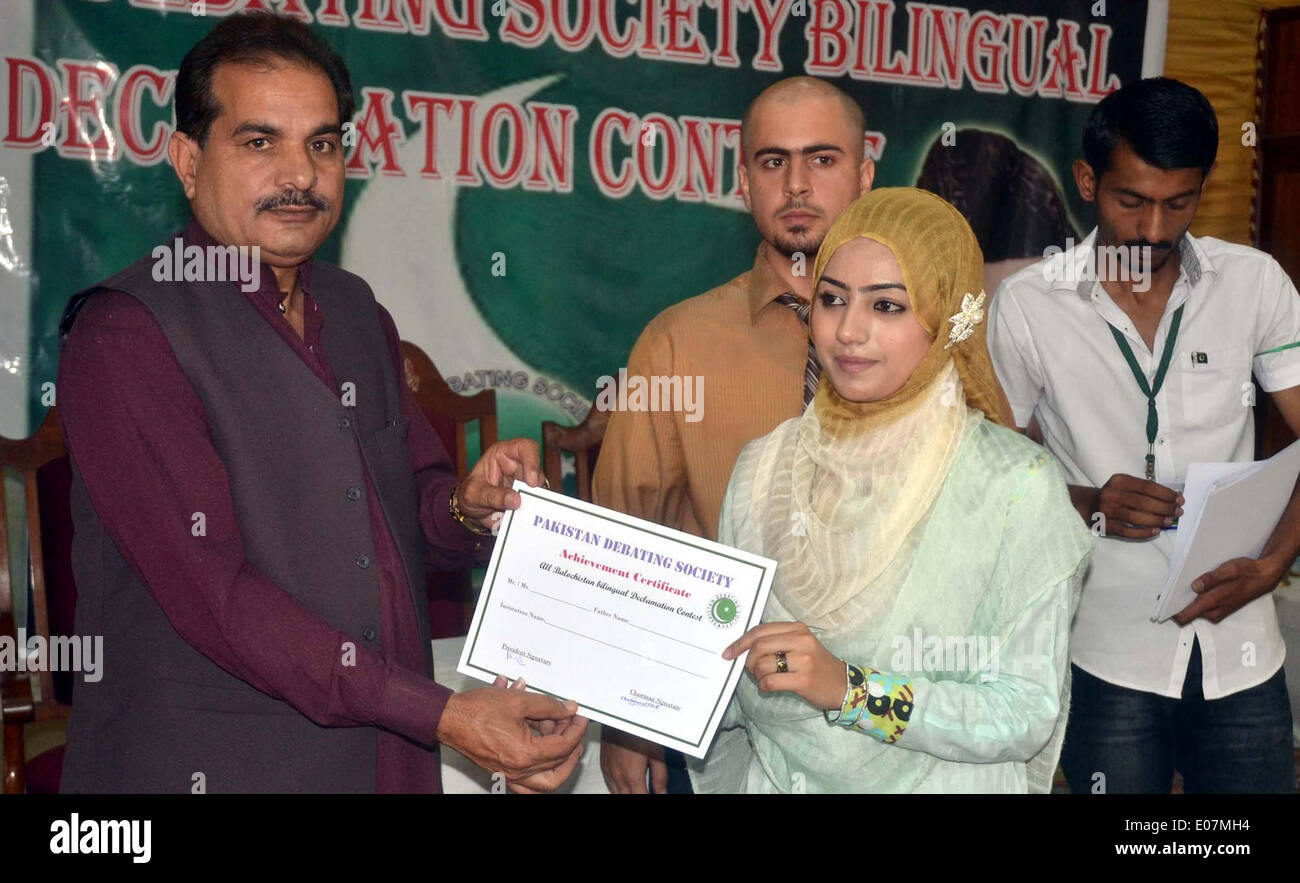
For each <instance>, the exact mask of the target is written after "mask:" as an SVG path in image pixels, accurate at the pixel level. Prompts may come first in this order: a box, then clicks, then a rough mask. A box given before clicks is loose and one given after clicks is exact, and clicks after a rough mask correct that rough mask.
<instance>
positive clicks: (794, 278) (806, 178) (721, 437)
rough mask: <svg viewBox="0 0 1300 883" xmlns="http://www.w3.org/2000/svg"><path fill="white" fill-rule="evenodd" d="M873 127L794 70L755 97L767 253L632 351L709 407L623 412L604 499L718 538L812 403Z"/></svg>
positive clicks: (626, 747) (748, 115)
mask: <svg viewBox="0 0 1300 883" xmlns="http://www.w3.org/2000/svg"><path fill="white" fill-rule="evenodd" d="M864 134H865V122H864V119H863V115H862V110H861V108H859V107H858V105H857V103H856V102H855V101H854V100H853V99H852V98H850V97H849V96H848V95H847V94H846V93H845V92H843V91H842V90H840V89H838V88H836V87H835V86H832V85H831V84H829V83H827V82H825V81H822V80H818V79H814V78H813V77H793V78H790V79H786V80H781V81H780V82H777V83H775V84H773V85H771V86H769V87H768V88H767V89H765V90H763V92H762V93H760V94H759V95H758V97H757V98H755V99H754V100H753V101H752V102H751V103H750V105H749V107H748V109H746V111H745V116H744V118H743V120H742V123H741V130H740V146H741V151H742V153H743V164H742V165H741V166H740V168H739V170H738V174H739V176H740V179H739V180H740V187H741V193H742V195H743V197H744V200H745V206H746V208H748V209H749V210H750V212H751V213H752V214H753V216H754V223H755V224H756V225H757V227H758V232H759V234H760V235H761V236H762V238H763V241H762V243H761V244H760V245H759V247H758V254H757V256H756V257H755V259H754V265H753V267H752V269H750V270H747V271H745V272H744V273H742V274H740V275H739V276H737V277H736V278H734V279H732V280H731V281H730V282H727V283H725V284H723V285H720V286H718V287H717V288H714V289H712V290H711V291H707V292H705V293H704V294H701V295H699V296H697V297H692V298H690V299H688V300H685V301H682V302H681V303H678V304H675V305H673V306H671V307H669V308H668V309H666V310H664V311H663V312H662V313H660V314H659V315H658V316H656V317H655V318H654V319H653V320H652V321H651V322H650V324H649V325H648V326H647V327H646V329H645V331H644V332H642V334H641V337H640V338H639V339H638V340H637V342H636V346H635V347H633V349H632V354H631V355H630V356H629V357H628V365H627V375H628V376H629V377H636V376H640V377H645V378H650V377H656V376H659V377H662V376H668V377H673V376H676V377H682V378H688V377H703V378H704V390H705V393H704V402H703V406H702V407H703V411H702V418H701V419H700V420H699V421H698V422H688V421H687V420H686V419H685V417H686V415H685V414H684V413H683V412H682V411H660V412H650V411H622V412H617V413H615V414H613V415H612V416H611V418H610V421H609V425H608V427H607V428H606V431H605V440H604V444H603V446H602V447H601V452H600V458H599V461H598V462H597V464H596V472H595V476H594V477H593V479H592V496H593V498H594V499H595V502H596V503H598V504H600V505H602V506H608V507H610V508H613V509H617V510H619V511H622V512H626V513H627V514H629V515H635V516H637V517H639V518H645V519H647V520H649V521H654V522H657V523H659V524H663V525H666V526H668V527H672V528H676V529H678V530H684V531H687V532H688V533H693V534H695V535H697V536H703V537H707V538H708V539H716V538H717V533H718V516H719V514H720V513H721V510H722V497H723V494H724V492H725V491H726V488H727V480H728V479H729V478H730V477H731V470H732V467H733V466H735V463H736V457H737V456H738V455H739V454H740V449H741V448H742V447H744V446H745V444H746V443H747V442H749V441H750V440H752V439H755V438H758V437H759V436H761V435H765V434H766V433H768V432H770V431H771V430H772V429H773V428H775V427H776V426H777V424H779V423H781V422H782V421H783V420H787V419H789V418H791V417H796V416H798V415H799V414H800V413H802V412H803V408H804V406H805V405H806V404H807V402H808V401H809V400H810V399H811V391H812V390H814V389H815V388H816V383H817V377H818V372H819V368H818V366H817V364H816V361H815V359H811V357H810V356H811V350H810V346H809V342H808V329H807V325H806V323H807V316H808V307H809V304H810V302H811V298H812V269H811V268H812V263H813V259H814V258H815V257H816V256H817V249H818V248H819V247H821V242H822V237H823V236H825V235H826V231H827V230H828V229H829V228H830V225H831V222H832V221H834V220H835V218H836V216H837V215H839V213H840V212H841V211H842V210H843V209H844V208H845V207H846V206H847V205H848V204H849V203H850V202H852V201H853V200H854V199H856V198H857V197H858V196H859V195H861V194H862V193H865V192H866V191H868V190H870V189H871V181H872V178H873V176H874V175H875V163H874V162H873V161H872V160H871V159H870V158H869V157H867V156H865V150H864V147H865V145H864ZM665 758H666V760H665ZM600 763H601V771H602V772H603V773H604V776H605V783H606V784H607V785H608V786H609V789H610V790H611V791H613V792H615V793H641V794H644V793H646V792H647V790H651V791H654V792H656V793H664V792H666V791H674V792H675V791H685V792H689V790H690V782H689V780H688V779H687V776H686V771H685V766H684V763H683V760H682V757H681V755H680V754H678V753H677V752H675V751H667V752H666V751H665V749H663V748H662V747H660V746H658V745H654V744H653V743H650V742H647V741H645V740H643V739H639V738H636V737H633V736H629V735H627V734H624V733H620V732H618V731H616V730H614V729H612V728H610V727H605V728H604V730H603V734H602V742H601V758H600ZM647 771H648V772H649V782H648V783H647Z"/></svg>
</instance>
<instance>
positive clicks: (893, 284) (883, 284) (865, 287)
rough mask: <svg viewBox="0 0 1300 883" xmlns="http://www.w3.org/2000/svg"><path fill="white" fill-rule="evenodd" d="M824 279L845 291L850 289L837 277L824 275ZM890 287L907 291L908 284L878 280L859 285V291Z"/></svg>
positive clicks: (865, 291)
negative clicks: (873, 282)
mask: <svg viewBox="0 0 1300 883" xmlns="http://www.w3.org/2000/svg"><path fill="white" fill-rule="evenodd" d="M822 281H823V282H829V283H830V284H831V285H834V286H835V287H836V288H843V289H844V290H845V291H848V290H849V287H848V286H847V285H845V284H844V283H843V282H841V281H840V280H838V279H835V278H833V277H831V276H826V275H823V276H822ZM888 288H897V289H898V290H900V291H907V286H906V285H904V284H903V283H902V282H877V283H876V284H875V285H861V286H858V291H861V292H863V293H867V292H872V291H884V290H885V289H888Z"/></svg>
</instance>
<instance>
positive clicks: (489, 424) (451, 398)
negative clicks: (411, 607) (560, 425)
mask: <svg viewBox="0 0 1300 883" xmlns="http://www.w3.org/2000/svg"><path fill="white" fill-rule="evenodd" d="M402 355H403V367H404V368H405V375H406V378H405V379H406V385H407V386H408V387H410V389H411V392H412V393H413V394H414V395H415V401H416V404H418V405H419V406H420V411H421V412H422V413H423V414H424V416H425V417H426V418H427V419H428V421H429V423H430V424H432V426H433V428H434V430H435V431H436V432H437V433H438V435H439V437H440V438H441V439H442V443H443V445H444V446H445V447H446V448H447V452H448V454H450V455H451V458H452V461H453V462H454V463H455V464H456V474H457V475H458V476H460V477H461V478H464V477H465V476H466V475H468V474H469V453H468V450H467V444H466V439H465V435H466V428H467V427H468V426H469V424H470V423H471V422H473V421H475V420H477V421H478V422H479V452H480V453H482V452H483V451H485V450H487V449H488V448H490V447H491V446H492V445H494V444H496V442H497V394H496V392H495V390H490V389H486V390H483V391H482V392H479V393H477V394H475V395H472V396H463V395H460V394H458V393H456V392H455V391H454V390H452V388H451V387H450V386H448V385H447V382H446V381H445V380H443V379H442V374H440V373H439V372H438V369H437V368H436V367H435V366H434V364H433V360H432V359H430V358H429V357H428V355H426V354H425V352H424V351H423V350H421V349H420V348H419V347H418V346H416V345H415V344H413V343H411V342H410V341H406V340H404V341H402ZM426 576H427V582H426V586H427V588H428V593H429V631H430V634H431V636H432V637H434V638H451V637H457V636H459V635H463V634H466V633H467V632H468V631H469V624H470V621H471V620H472V619H473V618H474V580H473V574H472V571H470V570H452V571H448V570H435V569H433V568H432V567H429V568H427V569H426Z"/></svg>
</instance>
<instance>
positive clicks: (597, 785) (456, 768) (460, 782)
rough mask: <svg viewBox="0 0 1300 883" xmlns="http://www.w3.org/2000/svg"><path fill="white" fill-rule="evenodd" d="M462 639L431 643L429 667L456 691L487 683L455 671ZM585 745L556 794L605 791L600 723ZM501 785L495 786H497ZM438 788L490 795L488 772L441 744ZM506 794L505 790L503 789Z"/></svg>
mask: <svg viewBox="0 0 1300 883" xmlns="http://www.w3.org/2000/svg"><path fill="white" fill-rule="evenodd" d="M464 644H465V639H464V638H442V639H440V640H437V641H434V642H433V670H434V676H435V677H436V678H437V681H438V683H440V684H442V685H443V686H445V687H450V688H451V689H453V690H455V691H456V692H458V693H459V692H461V691H462V690H473V689H475V688H476V687H484V686H487V685H486V684H484V683H483V682H482V681H476V680H474V679H473V678H467V677H465V675H463V674H461V673H460V672H458V671H456V663H458V662H460V651H461V648H462V647H463V646H464ZM586 739H587V744H586V747H585V748H584V749H583V752H582V757H581V758H579V760H578V767H577V769H575V770H574V771H573V775H572V776H570V777H569V780H568V781H567V782H565V783H564V786H563V787H561V788H560V789H559V791H558V792H557V793H559V794H608V793H609V789H608V788H606V787H605V779H604V777H602V776H601V774H600V724H597V723H592V724H591V725H590V726H588V727H587V737H586ZM501 787H502V786H498V788H499V789H500V788H501ZM442 790H443V791H444V792H445V793H447V794H490V793H491V792H492V774H491V773H490V772H488V771H487V770H485V769H482V768H480V767H478V766H475V765H474V764H473V763H471V762H470V761H469V760H468V759H467V758H466V757H465V755H463V754H461V753H460V752H458V751H455V750H453V749H451V748H449V747H447V746H446V745H444V746H443V747H442ZM507 793H509V792H507Z"/></svg>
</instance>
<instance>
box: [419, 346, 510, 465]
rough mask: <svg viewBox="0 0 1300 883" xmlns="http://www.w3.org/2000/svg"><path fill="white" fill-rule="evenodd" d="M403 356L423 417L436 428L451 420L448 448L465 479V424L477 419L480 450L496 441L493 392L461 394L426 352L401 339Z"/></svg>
mask: <svg viewBox="0 0 1300 883" xmlns="http://www.w3.org/2000/svg"><path fill="white" fill-rule="evenodd" d="M402 356H403V365H404V367H405V369H406V385H407V386H409V387H410V388H411V392H412V393H414V394H415V401H416V403H417V404H419V406H420V410H421V411H423V412H424V416H425V417H427V418H429V422H430V423H432V424H433V425H434V428H435V429H437V428H439V424H440V423H442V424H445V423H446V420H447V419H448V418H450V419H451V420H452V421H453V422H454V427H453V436H452V439H451V444H449V445H447V448H448V451H449V452H450V453H451V455H452V457H453V458H454V459H455V463H456V474H457V475H459V476H460V477H461V478H464V477H465V476H466V475H468V474H469V455H468V453H467V451H466V449H465V448H466V446H465V427H466V426H468V425H469V424H470V423H471V422H473V421H475V420H477V421H478V422H479V430H478V437H479V449H480V452H482V451H486V450H487V449H488V448H490V447H492V446H493V445H494V444H496V443H497V394H496V391H495V390H491V389H485V390H483V391H482V392H479V393H476V394H475V395H472V396H463V395H460V394H459V393H457V392H455V391H454V390H453V389H452V388H451V387H450V386H448V385H447V381H445V380H443V379H442V375H441V374H439V373H438V369H437V368H436V367H434V364H433V360H432V359H430V358H429V357H428V356H427V355H425V353H424V350H422V349H420V348H419V347H418V346H416V345H415V344H413V343H411V342H410V341H409V340H404V341H402ZM444 441H446V439H444Z"/></svg>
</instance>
